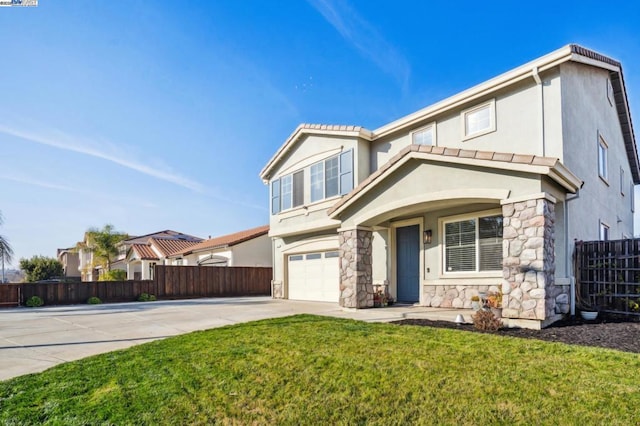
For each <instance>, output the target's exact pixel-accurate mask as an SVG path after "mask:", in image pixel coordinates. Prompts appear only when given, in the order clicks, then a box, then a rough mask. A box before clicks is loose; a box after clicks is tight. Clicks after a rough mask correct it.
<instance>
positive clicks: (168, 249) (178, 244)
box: [147, 238, 200, 257]
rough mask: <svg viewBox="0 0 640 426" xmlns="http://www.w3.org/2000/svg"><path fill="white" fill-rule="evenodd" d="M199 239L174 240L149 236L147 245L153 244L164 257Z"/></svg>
mask: <svg viewBox="0 0 640 426" xmlns="http://www.w3.org/2000/svg"><path fill="white" fill-rule="evenodd" d="M199 242H200V241H185V240H176V239H174V238H149V241H148V243H147V244H148V245H153V246H155V247H156V249H158V251H159V252H160V253H162V254H163V255H164V256H165V257H166V256H168V255H170V254H171V253H175V252H177V251H183V250H186V249H188V248H189V247H192V246H194V245H196V244H198V243H199Z"/></svg>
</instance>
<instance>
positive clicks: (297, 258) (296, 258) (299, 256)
mask: <svg viewBox="0 0 640 426" xmlns="http://www.w3.org/2000/svg"><path fill="white" fill-rule="evenodd" d="M298 260H302V255H301V254H296V255H295V256H289V262H295V261H298Z"/></svg>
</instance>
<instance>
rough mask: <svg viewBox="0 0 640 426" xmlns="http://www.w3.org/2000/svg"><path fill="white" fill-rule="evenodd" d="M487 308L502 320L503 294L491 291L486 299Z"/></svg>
mask: <svg viewBox="0 0 640 426" xmlns="http://www.w3.org/2000/svg"><path fill="white" fill-rule="evenodd" d="M485 307H487V308H489V309H490V310H491V312H493V315H495V316H496V318H502V292H501V291H490V292H489V293H488V294H487V298H486V299H485Z"/></svg>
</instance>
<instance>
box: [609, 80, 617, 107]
mask: <svg viewBox="0 0 640 426" xmlns="http://www.w3.org/2000/svg"><path fill="white" fill-rule="evenodd" d="M607 99H608V100H609V105H611V106H613V104H614V103H615V102H614V99H613V86H612V85H611V79H610V78H607Z"/></svg>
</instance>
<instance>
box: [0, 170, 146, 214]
mask: <svg viewBox="0 0 640 426" xmlns="http://www.w3.org/2000/svg"><path fill="white" fill-rule="evenodd" d="M0 180H6V181H9V182H16V183H19V184H22V185H30V186H37V187H39V188H44V189H51V190H55V191H65V192H73V193H76V194H82V195H84V196H88V197H96V198H99V199H100V200H102V201H104V200H110V201H114V202H117V203H125V204H127V205H134V204H135V205H138V206H140V207H145V208H156V207H158V206H157V205H156V204H154V203H152V202H149V201H145V200H143V199H140V198H139V197H136V198H128V197H124V196H123V195H122V194H118V195H117V196H115V195H109V194H105V193H104V192H100V193H97V192H96V191H89V190H86V189H80V188H74V187H71V186H67V185H60V184H58V183H54V182H45V181H43V180H39V179H34V178H32V177H24V176H20V175H16V174H13V173H12V174H11V175H7V174H1V173H0Z"/></svg>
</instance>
